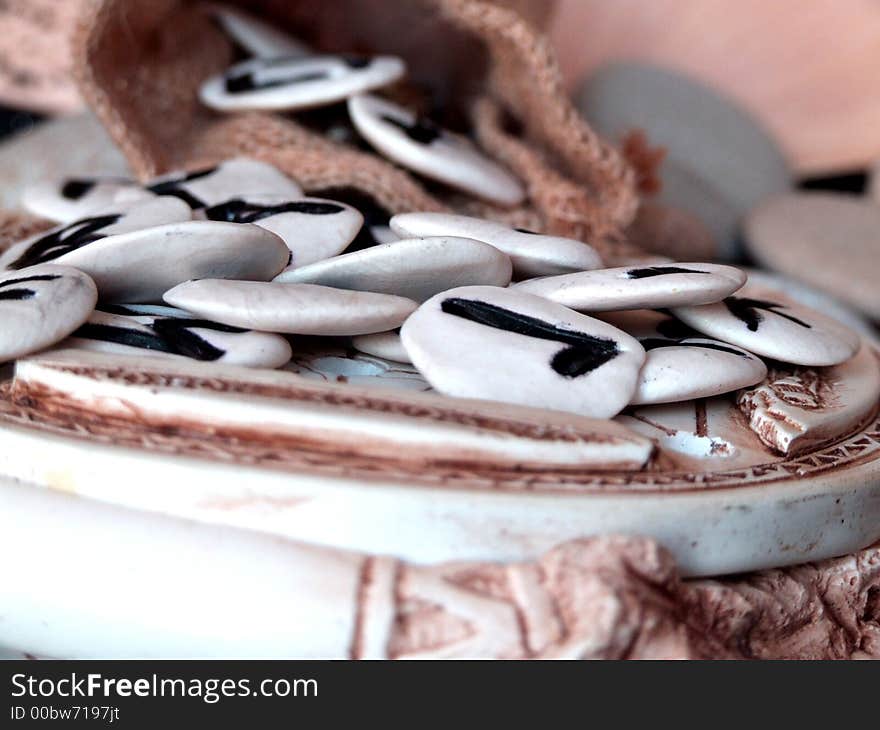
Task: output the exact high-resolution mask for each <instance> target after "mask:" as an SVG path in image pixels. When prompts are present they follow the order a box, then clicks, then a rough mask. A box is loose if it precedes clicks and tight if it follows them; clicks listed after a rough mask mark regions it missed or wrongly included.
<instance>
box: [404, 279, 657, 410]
mask: <svg viewBox="0 0 880 730" xmlns="http://www.w3.org/2000/svg"><path fill="white" fill-rule="evenodd" d="M400 336H401V340H402V342H403V345H404V347H405V348H406V351H407V353H408V354H409V356H410V357H411V359H412V362H413V364H415V366H416V367H417V368H418V369H419V371H420V372H421V373H422V375H424V376H425V378H426V379H427V380H428V382H430V383H431V385H432V386H433V387H434V388H435V389H436V390H438V391H440V392H442V393H445V394H447V395H451V396H457V397H462V398H479V399H485V400H494V401H503V402H507V403H517V404H521V405H527V406H535V407H538V408H550V409H554V410H560V411H572V412H574V413H579V414H581V415H584V416H591V417H595V418H610V417H612V416H614V415H615V414H616V413H618V412H619V411H620V410H621V409H623V408H624V407H625V406H626V405H627V403H629V402H630V400H631V399H632V397H633V396H634V395H635V392H636V385H637V382H638V377H639V371H640V369H641V366H642V364H643V362H644V360H645V350H644V349H643V348H642V346H641V345H640V344H639V343H638V341H637V340H636V339H635V338H633V337H631V336H630V335H628V334H626V333H625V332H622V331H621V330H619V329H617V328H616V327H613V326H612V325H609V324H607V323H605V322H601V321H600V320H597V319H593V318H591V317H587V316H585V315H583V314H578V313H577V312H574V311H572V310H570V309H567V308H566V307H563V306H561V305H559V304H555V303H553V302H550V301H547V300H546V299H542V298H540V297H536V296H532V295H531V294H525V293H522V292H518V291H516V290H514V289H500V288H495V287H486V286H471V287H461V288H459V289H453V290H451V291H446V292H443V293H441V294H438V295H436V296H435V297H432V298H431V299H429V300H428V301H427V302H425V303H424V304H423V305H422V306H421V307H419V309H418V311H417V312H416V313H415V314H413V315H412V316H411V317H410V318H409V319H408V320H407V321H406V322H405V323H404V325H403V327H402V329H401V332H400Z"/></svg>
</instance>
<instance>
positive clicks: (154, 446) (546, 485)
mask: <svg viewBox="0 0 880 730" xmlns="http://www.w3.org/2000/svg"><path fill="white" fill-rule="evenodd" d="M70 370H71V371H76V368H75V367H70ZM84 371H88V373H89V375H90V376H93V377H102V378H108V379H113V380H115V381H117V382H120V383H125V382H129V383H139V384H151V385H156V386H160V387H168V386H174V387H184V388H197V389H203V390H206V391H215V392H219V393H225V392H237V393H249V394H253V395H263V396H276V397H279V396H280V397H285V398H291V399H294V400H308V401H311V402H317V403H324V404H327V405H337V406H340V407H342V406H346V407H353V408H357V409H364V410H365V411H374V412H376V413H399V414H406V415H408V416H411V417H413V418H416V419H420V418H424V419H426V422H430V421H432V420H440V421H444V420H445V421H448V422H453V423H463V424H464V423H469V424H471V425H476V426H479V427H481V428H490V429H498V430H501V431H502V432H503V431H508V432H510V433H512V434H525V435H528V436H529V437H530V438H547V439H571V438H577V436H576V435H575V434H574V433H572V432H571V431H565V430H562V431H560V430H559V429H554V428H552V427H547V428H542V429H541V430H540V431H538V430H536V428H535V426H533V425H532V424H524V423H517V422H515V421H510V420H506V419H504V418H498V417H496V416H495V415H493V408H492V406H487V408H486V412H485V415H484V416H478V415H475V414H474V413H472V412H464V413H462V411H461V410H460V409H458V408H457V407H456V404H455V401H454V400H453V399H450V401H449V405H448V407H441V406H439V405H437V404H436V403H427V402H424V401H416V400H413V401H412V402H408V401H407V400H406V399H404V398H400V397H398V396H396V395H385V394H383V393H382V391H376V393H375V395H373V394H370V395H369V396H367V395H365V394H364V393H363V391H357V390H349V389H348V388H346V387H345V386H329V387H328V386H309V385H307V384H305V382H304V384H303V386H302V387H299V386H295V385H291V387H288V388H285V389H283V390H281V391H279V390H278V389H277V388H275V389H273V388H266V387H265V386H261V385H259V384H255V383H252V384H248V383H244V382H241V381H238V382H235V381H230V380H228V379H224V378H195V377H181V376H179V375H177V376H170V375H169V376H164V377H163V376H161V375H157V374H155V373H145V372H138V371H137V370H132V369H125V368H120V367H107V368H104V369H102V368H96V367H90V368H85V369H84ZM4 423H5V424H17V425H22V426H27V427H29V428H34V429H37V430H42V431H46V432H50V433H56V434H59V435H63V436H71V437H77V438H85V439H89V440H94V441H97V442H101V443H105V444H114V445H121V446H130V447H134V448H142V449H145V450H148V451H155V452H159V453H165V454H173V455H180V456H193V457H198V458H207V459H212V460H219V461H223V462H228V463H235V464H242V465H249V466H258V467H266V468H273V469H283V470H288V471H294V472H300V473H309V474H318V475H324V476H337V477H339V476H343V477H346V478H355V479H368V478H371V477H373V478H375V477H380V478H382V479H385V480H396V481H400V482H405V483H407V484H411V485H422V486H435V487H436V486H443V487H451V488H471V489H478V490H484V489H488V490H510V491H523V490H532V491H541V492H578V493H614V492H617V491H626V492H633V491H639V492H645V493H647V492H673V491H674V492H685V491H694V490H705V489H718V488H737V487H750V486H755V485H757V484H769V483H772V482H779V481H787V480H791V479H802V478H805V477H809V476H818V475H820V474H823V473H826V472H828V471H830V470H832V469H839V468H844V467H848V466H856V465H858V464H861V463H864V462H867V461H871V460H874V459H876V458H878V452H880V419H878V417H877V410H876V408H875V409H874V410H873V411H872V413H871V417H870V420H869V421H868V422H867V423H866V424H865V425H863V426H862V427H861V428H859V429H858V430H856V431H855V432H853V433H851V434H850V435H849V436H847V437H845V438H841V439H840V440H838V441H836V442H835V443H832V444H829V445H826V446H822V447H819V448H816V449H814V450H812V451H810V452H809V453H806V454H801V455H798V456H795V457H791V458H785V459H781V460H776V461H770V459H771V458H773V457H772V455H771V454H770V453H769V452H768V463H766V464H755V465H750V466H744V467H741V468H731V469H722V468H719V469H718V470H715V471H708V472H701V471H697V470H691V471H685V470H681V469H680V468H678V469H677V468H675V467H673V468H669V467H668V466H667V467H664V462H663V460H662V458H661V459H660V460H658V462H657V463H655V464H654V465H653V466H652V467H650V468H648V469H646V470H644V471H630V472H627V471H616V472H585V471H583V470H574V469H572V470H567V469H562V468H556V467H554V468H543V469H538V468H536V469H517V468H513V467H512V466H510V465H505V464H504V463H498V464H493V465H492V466H491V467H486V466H480V467H474V466H473V465H455V464H451V465H450V464H426V463H425V462H423V461H419V460H418V459H415V460H412V459H410V460H404V459H403V457H404V456H405V455H402V458H401V460H391V459H376V458H370V457H364V456H361V455H356V454H352V453H350V452H349V451H347V450H345V449H340V448H339V447H338V446H337V447H335V448H334V444H333V443H332V442H331V443H323V444H316V443H303V442H295V441H291V440H290V439H287V440H285V439H283V438H281V439H279V438H277V437H263V438H261V437H260V435H259V434H257V435H254V434H250V435H248V434H244V433H236V432H230V433H224V432H223V430H222V429H219V430H218V429H217V428H216V427H214V426H212V425H211V424H199V423H198V422H196V421H192V420H190V421H186V422H184V421H183V420H182V421H181V423H180V425H179V426H178V427H175V428H169V427H167V426H162V427H156V426H150V425H147V424H144V423H140V422H137V421H136V420H132V419H126V418H119V417H116V416H113V417H109V416H106V415H105V414H99V413H96V412H90V411H85V410H83V409H82V408H76V407H75V406H72V404H71V403H70V402H65V400H64V398H61V399H60V400H59V401H57V402H55V401H53V394H52V393H47V392H42V393H41V392H39V390H38V389H37V390H33V391H29V390H28V389H27V388H12V387H11V384H10V383H5V384H3V385H2V386H0V425H2V424H4ZM775 458H777V459H778V457H775Z"/></svg>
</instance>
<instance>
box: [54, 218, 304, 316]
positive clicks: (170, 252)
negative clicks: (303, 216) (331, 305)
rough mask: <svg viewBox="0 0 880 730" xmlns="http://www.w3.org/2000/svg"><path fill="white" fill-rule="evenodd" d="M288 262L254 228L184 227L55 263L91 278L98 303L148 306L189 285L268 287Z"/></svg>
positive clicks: (270, 238) (99, 245) (99, 244)
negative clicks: (220, 281)
mask: <svg viewBox="0 0 880 730" xmlns="http://www.w3.org/2000/svg"><path fill="white" fill-rule="evenodd" d="M289 258H290V252H289V251H288V250H287V246H285V245H284V242H283V241H282V240H281V239H280V238H278V236H276V235H275V234H274V233H272V232H271V231H267V230H264V229H263V228H260V227H259V226H255V225H252V224H249V223H245V224H242V223H216V222H214V221H186V222H183V223H172V224H169V225H164V226H154V227H152V228H143V229H140V230H137V231H132V232H131V233H120V234H117V235H113V236H107V237H106V238H102V239H99V240H97V241H95V242H94V243H88V244H86V245H82V246H80V247H79V248H77V249H74V250H72V251H69V252H67V253H64V254H63V255H61V256H59V257H58V258H57V259H56V261H57V262H58V263H62V264H66V265H68V266H75V267H76V268H78V269H81V270H82V271H84V272H86V273H87V274H88V275H89V276H91V277H92V278H93V279H94V280H95V283H96V284H97V286H98V291H99V292H100V295H101V299H102V301H115V302H152V301H159V300H161V298H162V295H163V294H164V293H165V292H166V291H168V290H169V289H171V288H172V287H173V286H176V285H177V284H180V283H181V282H182V281H188V280H189V279H197V278H202V277H226V278H230V279H254V280H258V281H268V280H269V279H271V278H272V277H273V276H275V275H276V274H277V273H278V272H279V271H281V270H282V269H283V268H284V267H285V266H286V265H287V262H288V260H289Z"/></svg>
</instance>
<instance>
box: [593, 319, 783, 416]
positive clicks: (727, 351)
mask: <svg viewBox="0 0 880 730" xmlns="http://www.w3.org/2000/svg"><path fill="white" fill-rule="evenodd" d="M598 316H599V318H600V319H601V320H602V321H603V322H608V323H609V324H611V325H614V326H615V327H617V328H619V329H621V330H623V331H624V332H626V333H627V334H629V335H632V336H633V337H635V338H636V339H637V340H638V341H639V344H641V346H642V347H644V348H645V351H646V353H647V354H646V357H645V364H644V365H643V366H642V372H641V374H640V375H639V385H638V388H637V389H636V394H635V396H634V397H633V400H632V404H634V405H649V404H654V403H676V402H680V401H686V400H692V399H695V398H709V397H711V396H715V395H720V394H722V393H727V392H730V391H733V390H737V389H739V388H745V387H748V386H750V385H754V384H755V383H758V382H760V381H761V380H762V379H763V378H764V376H765V375H766V374H767V366H766V365H765V364H764V362H763V361H762V360H761V359H759V358H757V357H755V356H754V355H752V353H750V352H747V351H746V350H743V349H742V348H739V347H735V346H733V345H730V344H728V343H726V342H719V341H718V340H712V339H709V338H705V337H702V336H701V335H700V334H699V333H698V332H695V331H694V330H693V329H692V328H690V327H688V326H687V325H686V324H684V322H680V321H679V320H677V319H675V318H674V317H671V316H670V315H668V314H665V313H663V312H655V311H653V310H650V309H632V310H628V311H622V312H606V313H602V314H600V315H598Z"/></svg>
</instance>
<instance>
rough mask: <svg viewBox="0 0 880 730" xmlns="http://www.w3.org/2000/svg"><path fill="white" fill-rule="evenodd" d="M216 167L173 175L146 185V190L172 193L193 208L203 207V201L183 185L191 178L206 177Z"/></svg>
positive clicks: (162, 193) (164, 193)
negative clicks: (167, 178)
mask: <svg viewBox="0 0 880 730" xmlns="http://www.w3.org/2000/svg"><path fill="white" fill-rule="evenodd" d="M216 169H217V168H216V167H209V168H207V169H205V170H196V171H194V172H189V173H187V174H186V175H179V176H178V177H173V178H171V179H169V180H162V181H161V182H157V183H153V184H152V185H149V186H147V190H149V191H151V192H154V193H156V195H173V196H174V197H175V198H180V199H181V200H182V201H183V202H184V203H186V204H187V205H188V206H189V207H190V208H192V209H193V210H197V209H199V208H204V207H205V205H206V203H205V201H203V200H200V199H199V198H197V197H196V196H195V195H193V194H192V193H191V192H189V190H186V189H184V188H183V185H184V184H185V183H188V182H191V181H192V180H198V179H199V178H203V177H207V176H208V175H210V174H211V173H212V172H214V171H215V170H216Z"/></svg>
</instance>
